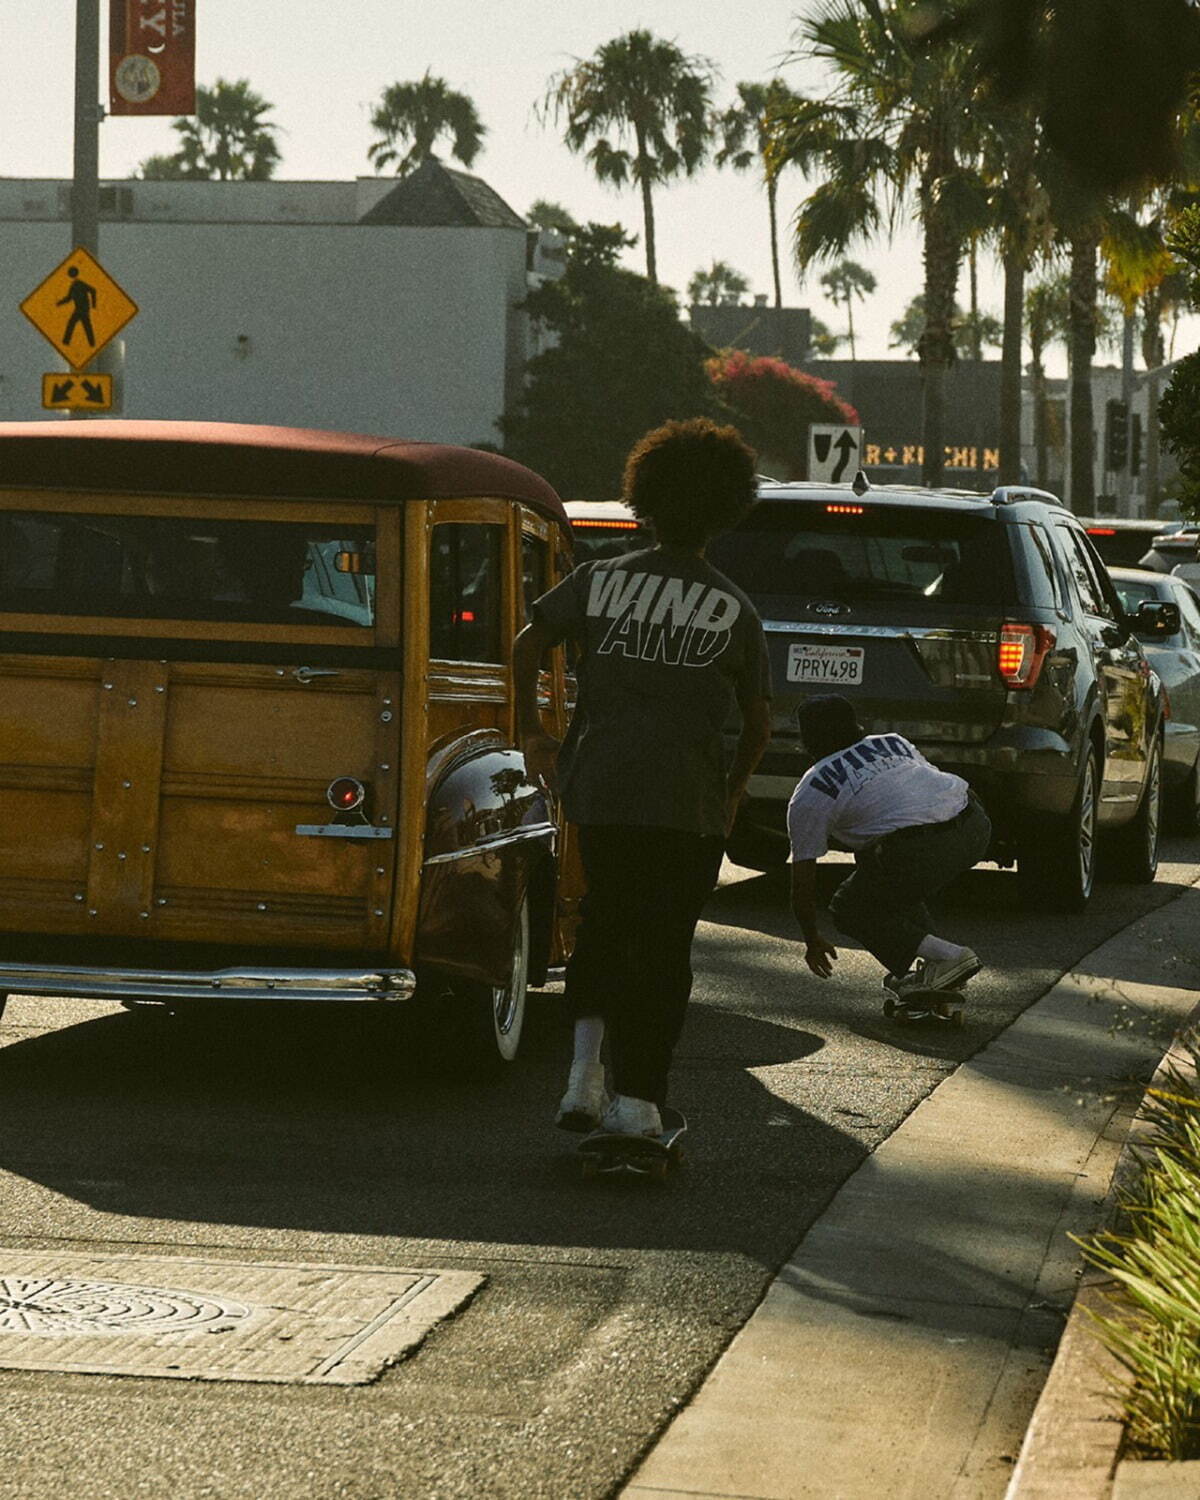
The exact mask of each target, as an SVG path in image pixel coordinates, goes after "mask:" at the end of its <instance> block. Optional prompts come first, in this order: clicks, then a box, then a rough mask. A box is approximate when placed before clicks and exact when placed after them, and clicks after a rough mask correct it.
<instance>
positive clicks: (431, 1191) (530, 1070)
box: [0, 994, 865, 1267]
mask: <svg viewBox="0 0 1200 1500" xmlns="http://www.w3.org/2000/svg"><path fill="white" fill-rule="evenodd" d="M50 1003H52V1002H50ZM22 1006H23V1007H24V1011H23V1014H24V1016H26V1017H28V1016H30V1015H31V1014H32V1015H35V1016H38V1015H40V1014H41V1012H40V1011H39V1010H37V1009H36V1008H35V1007H36V1002H30V1001H16V1002H14V1007H13V1008H14V1010H16V1009H18V1008H20V1007H22ZM557 1007H558V997H557V996H554V995H549V994H547V995H545V996H539V997H535V998H534V1000H533V1002H532V1003H531V1009H532V1012H533V1014H532V1017H531V1019H530V1021H528V1022H527V1028H528V1033H527V1049H526V1050H527V1055H526V1056H524V1057H523V1058H522V1060H521V1061H520V1062H519V1063H518V1064H516V1065H514V1066H511V1067H508V1068H506V1069H503V1070H501V1071H500V1072H499V1073H498V1075H497V1076H496V1077H494V1078H492V1079H490V1080H487V1081H482V1080H479V1079H472V1078H470V1077H465V1076H459V1077H454V1076H449V1077H447V1076H444V1075H443V1076H438V1075H437V1074H436V1073H435V1072H434V1071H433V1070H431V1069H430V1067H429V1066H428V1065H427V1063H426V1062H425V1061H424V1060H423V1057H422V1055H421V1052H420V1050H419V1047H418V1046H417V1045H416V1044H415V1043H414V1041H413V1040H412V1039H408V1038H406V1037H405V1035H404V1032H403V1028H402V1027H400V1026H397V1025H396V1024H395V1022H396V1021H398V1020H399V1019H400V1017H399V1016H398V1015H396V1014H395V1013H393V1014H391V1015H386V1014H382V1013H380V1012H378V1011H375V1012H371V1013H368V1012H366V1011H365V1010H364V1011H354V1012H350V1011H344V1012H341V1013H338V1014H332V1013H330V1012H329V1011H323V1012H320V1013H317V1014H308V1015H299V1016H297V1015H294V1014H293V1015H285V1014H282V1013H273V1014H271V1015H265V1014H263V1013H262V1012H261V1011H260V1012H258V1013H257V1014H251V1015H248V1016H246V1017H244V1018H242V1019H241V1020H240V1021H234V1020H233V1019H228V1020H225V1021H223V1022H220V1023H217V1022H213V1023H205V1022H202V1021H199V1020H194V1021H188V1020H186V1019H182V1018H172V1017H171V1016H169V1015H167V1014H162V1015H160V1014H150V1015H137V1014H121V1013H112V1014H106V1015H104V1016H102V1017H100V1018H98V1019H94V1020H89V1021H85V1022H83V1023H81V1024H76V1025H67V1026H64V1027H62V1028H61V1029H58V1030H55V1031H52V1032H48V1033H46V1034H44V1035H35V1036H32V1037H29V1038H27V1039H15V1040H12V1041H9V1042H8V1045H6V1046H4V1047H3V1048H2V1049H0V1089H2V1090H3V1097H4V1100H5V1111H4V1115H5V1118H4V1122H3V1124H0V1170H3V1171H6V1172H8V1173H12V1174H16V1175H17V1176H19V1177H21V1178H24V1179H27V1180H28V1182H30V1183H33V1184H40V1185H41V1186H42V1187H44V1188H49V1189H52V1190H53V1191H54V1192H55V1193H58V1194H62V1195H64V1196H66V1197H67V1198H69V1199H72V1200H75V1202H77V1203H79V1204H83V1205H87V1206H88V1207H90V1208H92V1209H95V1210H99V1211H101V1212H103V1213H105V1214H115V1215H124V1216H129V1217H131V1218H133V1219H135V1220H154V1221H174V1222H177V1223H179V1224H181V1225H182V1226H183V1230H182V1232H181V1233H180V1239H181V1242H185V1243H186V1242H200V1243H203V1242H209V1243H220V1242H223V1241H228V1242H232V1243H237V1242H239V1240H244V1238H245V1236H244V1235H239V1236H234V1237H232V1238H231V1237H230V1236H228V1235H224V1236H222V1235H221V1234H220V1233H218V1232H214V1230H213V1229H211V1228H209V1227H207V1226H238V1227H239V1228H244V1227H246V1226H254V1227H256V1228H266V1229H275V1230H279V1231H298V1230H299V1231H311V1232H314V1233H320V1234H328V1233H340V1234H360V1235H372V1236H389V1237H398V1238H401V1239H406V1240H414V1239H415V1240H421V1241H425V1240H432V1241H456V1242H459V1243H458V1244H457V1245H456V1247H455V1248H456V1252H457V1253H459V1254H486V1253H487V1251H488V1247H491V1246H496V1245H525V1244H536V1245H555V1244H561V1245H570V1246H585V1247H598V1248H604V1247H616V1246H621V1247H635V1248H643V1249H645V1248H663V1249H668V1248H669V1249H671V1250H679V1249H684V1250H689V1249H691V1250H696V1251H713V1250H720V1251H724V1252H733V1253H738V1254H741V1255H744V1256H746V1257H749V1258H750V1259H751V1260H753V1261H758V1262H761V1263H762V1264H764V1265H768V1266H772V1267H773V1266H775V1265H777V1264H779V1263H780V1262H781V1261H782V1260H783V1258H784V1257H785V1256H786V1254H787V1253H788V1252H789V1251H790V1250H791V1249H792V1247H793V1246H794V1245H795V1243H796V1240H797V1238H798V1235H799V1232H800V1229H801V1228H804V1227H806V1226H807V1223H808V1222H809V1221H811V1218H812V1217H813V1216H814V1215H815V1213H817V1212H819V1211H820V1208H821V1207H823V1205H824V1202H825V1201H826V1200H827V1198H828V1196H829V1195H830V1194H831V1193H832V1192H833V1191H834V1189H835V1187H836V1185H837V1184H838V1183H840V1182H841V1181H842V1180H843V1179H844V1178H845V1176H846V1174H847V1173H848V1172H849V1171H851V1170H852V1169H853V1167H854V1166H855V1165H856V1164H857V1163H858V1161H859V1160H861V1159H862V1156H863V1155H864V1154H865V1152H864V1149H863V1147H862V1145H861V1144H860V1142H858V1141H856V1140H855V1139H853V1138H852V1137H851V1136H849V1135H848V1134H845V1133H843V1132H841V1131H839V1130H836V1129H833V1128H830V1127H829V1126H828V1125H825V1124H823V1123H821V1122H819V1121H817V1120H815V1119H813V1118H812V1117H811V1116H810V1115H808V1114H806V1113H805V1112H803V1111H802V1110H799V1109H795V1108H793V1107H791V1106H790V1105H788V1104H786V1103H784V1102H782V1101H781V1100H780V1099H779V1098H777V1097H776V1096H775V1095H774V1094H773V1093H771V1092H770V1091H769V1090H768V1089H767V1088H766V1087H765V1086H764V1085H763V1084H762V1083H760V1082H759V1081H758V1080H757V1079H756V1078H755V1077H754V1076H753V1074H752V1073H750V1072H747V1071H746V1070H747V1069H748V1068H753V1067H755V1066H758V1065H769V1064H774V1063H787V1062H793V1061H796V1060H797V1059H802V1058H804V1057H806V1056H809V1055H811V1054H812V1053H813V1052H815V1051H816V1050H817V1049H818V1048H820V1047H821V1046H822V1045H823V1043H822V1040H821V1038H820V1037H818V1036H815V1035H814V1034H812V1033H811V1032H807V1031H803V1030H799V1029H795V1028H793V1027H789V1026H781V1025H776V1024H774V1023H771V1022H766V1021H762V1020H756V1019H750V1018H746V1017H744V1016H739V1015H736V1014H732V1013H730V1012H729V1011H727V1010H722V1009H718V1008H715V1007H708V1006H705V1005H702V1004H693V1006H692V1010H691V1013H690V1015H689V1019H688V1025H687V1029H686V1032H685V1037H684V1041H683V1043H682V1044H681V1048H680V1053H679V1058H678V1070H677V1091H676V1099H677V1102H678V1104H679V1106H680V1107H681V1108H682V1109H683V1110H684V1111H685V1113H687V1114H688V1115H689V1117H690V1119H691V1123H692V1127H693V1128H692V1130H691V1132H690V1135H689V1137H688V1142H687V1146H688V1152H687V1157H688V1160H687V1164H686V1166H685V1168H684V1171H683V1172H682V1173H680V1174H679V1175H678V1176H677V1177H676V1178H674V1179H673V1180H672V1181H671V1182H669V1183H668V1184H667V1185H666V1187H665V1188H662V1187H658V1186H656V1185H654V1184H651V1183H644V1182H635V1183H631V1184H625V1183H620V1184H609V1183H600V1184H596V1183H584V1182H582V1181H581V1180H580V1178H579V1174H578V1163H577V1161H576V1159H575V1155H574V1148H575V1146H576V1144H577V1141H578V1137H572V1136H568V1135H565V1134H563V1133H561V1132H559V1131H557V1130H555V1129H554V1127H553V1123H552V1122H553V1118H554V1110H555V1106H556V1104H557V1100H558V1096H559V1094H560V1092H561V1089H562V1085H563V1081H564V1074H565V1068H566V1062H567V1060H568V1057H569V1035H568V1032H567V1029H566V1027H565V1025H564V1024H563V1023H562V1020H561V1018H560V1016H559V1013H558V1008H557ZM47 1014H48V1016H49V1018H51V1019H52V1012H49V1013H47ZM4 1029H5V1030H6V1031H8V1030H9V1028H8V1027H7V1026H5V1028H4ZM18 1038H19V1033H18ZM826 1184H827V1187H826ZM614 1189H615V1190H614ZM11 1196H12V1195H11V1194H10V1201H11ZM801 1199H803V1205H804V1207H803V1210H802V1209H801V1202H800V1200H801ZM802 1211H803V1213H804V1221H803V1223H801V1212H802ZM11 1217H12V1215H11V1214H10V1219H11ZM21 1217H22V1218H24V1217H25V1215H24V1214H23V1213H22V1214H21ZM58 1217H59V1215H57V1214H56V1218H58ZM67 1217H68V1218H70V1219H71V1220H72V1222H74V1221H75V1220H79V1219H82V1220H83V1221H85V1222H86V1224H87V1227H86V1230H85V1231H84V1232H86V1233H88V1234H96V1235H100V1236H103V1235H105V1234H108V1235H113V1234H114V1233H115V1234H117V1235H118V1237H128V1236H129V1235H130V1226H129V1224H128V1223H122V1224H120V1225H119V1226H117V1225H113V1224H111V1223H108V1224H105V1223H103V1222H96V1221H94V1220H92V1219H91V1216H90V1215H86V1214H85V1215H82V1216H81V1215H79V1214H78V1213H75V1212H71V1211H68V1213H67ZM201 1226H205V1227H201ZM54 1232H55V1233H63V1232H70V1233H75V1232H78V1231H77V1230H75V1229H71V1230H68V1231H64V1230H63V1229H62V1228H61V1227H57V1226H56V1228H55V1230H54ZM155 1237H156V1238H158V1239H163V1238H165V1239H168V1240H169V1239H171V1238H173V1237H174V1236H173V1234H172V1233H171V1232H170V1231H166V1232H164V1231H163V1230H162V1229H161V1228H156V1230H155ZM259 1240H260V1243H261V1242H262V1241H261V1237H259ZM426 1258H427V1259H428V1258H430V1257H429V1253H428V1252H427V1253H426Z"/></svg>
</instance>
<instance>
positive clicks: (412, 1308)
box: [0, 1248, 483, 1385]
mask: <svg viewBox="0 0 1200 1500" xmlns="http://www.w3.org/2000/svg"><path fill="white" fill-rule="evenodd" d="M482 1282H483V1277H482V1276H477V1275H474V1274H473V1273H470V1272H463V1271H424V1270H422V1271H413V1270H408V1269H397V1268H393V1267H384V1266H320V1265H294V1264H293V1265H289V1264H280V1263H266V1262H257V1261H232V1260H212V1261H202V1260H192V1259H184V1258H182V1257H174V1256H156V1257H152V1256H140V1255H101V1254H75V1253H57V1252H56V1253H46V1252H41V1251H32V1250H22V1251H18V1250H5V1249H3V1248H0V1368H3V1369H10V1370H63V1371H75V1372H79V1373H92V1374H106V1375H155V1376H167V1377H173V1378H176V1379H187V1380H254V1381H275V1382H281V1383H288V1384H291V1383H300V1384H335V1385H356V1384H364V1383H366V1382H368V1381H371V1380H375V1379H377V1378H378V1376H379V1375H380V1374H381V1373H382V1371H383V1370H384V1369H385V1368H386V1367H387V1366H388V1365H390V1364H394V1363H395V1362H396V1361H397V1360H399V1359H403V1358H404V1357H405V1356H406V1355H408V1354H410V1353H411V1352H412V1351H413V1350H414V1349H415V1348H416V1347H417V1346H418V1345H419V1344H420V1343H421V1341H422V1340H423V1339H424V1338H425V1336H426V1335H427V1334H428V1332H429V1330H430V1329H431V1328H432V1327H433V1326H434V1325H435V1324H436V1323H437V1322H439V1321H440V1320H441V1319H442V1318H444V1317H446V1316H448V1315H449V1314H450V1313H452V1312H455V1311H456V1310H457V1309H458V1308H459V1307H461V1306H462V1304H463V1303H464V1302H466V1301H467V1300H468V1298H470V1297H471V1296H472V1294H473V1293H474V1292H475V1291H476V1290H477V1289H478V1288H479V1286H480V1285H482Z"/></svg>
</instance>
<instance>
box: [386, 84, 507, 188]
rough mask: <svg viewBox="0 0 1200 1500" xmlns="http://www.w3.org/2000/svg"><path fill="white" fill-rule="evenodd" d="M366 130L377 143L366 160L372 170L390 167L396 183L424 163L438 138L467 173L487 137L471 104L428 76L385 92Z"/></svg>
mask: <svg viewBox="0 0 1200 1500" xmlns="http://www.w3.org/2000/svg"><path fill="white" fill-rule="evenodd" d="M371 129H372V130H376V131H378V132H379V139H378V140H377V141H372V143H371V144H370V146H368V147H367V156H368V158H369V160H370V161H371V162H372V164H373V165H374V166H376V167H389V166H391V165H392V164H393V163H394V164H395V167H396V176H397V177H407V176H408V174H409V173H410V172H412V171H415V169H416V168H417V167H419V166H420V165H421V164H422V163H423V162H426V161H428V160H429V158H430V157H431V156H433V155H434V147H435V146H436V145H437V144H438V141H439V140H440V139H441V137H442V136H449V138H450V153H451V155H452V156H453V157H454V159H455V160H456V161H460V162H462V164H463V166H464V167H469V166H470V165H471V164H472V162H473V161H474V160H475V158H476V157H477V156H478V155H479V152H480V149H481V147H482V145H483V138H484V136H485V135H486V134H487V126H486V125H484V124H483V123H482V121H481V120H480V118H479V112H478V110H477V109H476V108H475V104H474V102H473V101H472V100H471V99H470V98H469V97H468V96H467V95H466V94H460V93H459V92H458V91H457V90H456V89H452V88H451V87H450V85H449V84H448V83H447V82H446V80H445V79H444V78H435V77H433V76H432V75H431V74H430V73H429V71H428V70H426V72H425V75H424V77H422V78H418V79H415V80H413V81H411V82H408V83H393V84H390V85H389V86H388V87H387V88H386V89H384V91H383V94H382V95H381V96H380V100H379V103H378V104H377V105H376V106H375V108H374V109H373V110H372V112H371Z"/></svg>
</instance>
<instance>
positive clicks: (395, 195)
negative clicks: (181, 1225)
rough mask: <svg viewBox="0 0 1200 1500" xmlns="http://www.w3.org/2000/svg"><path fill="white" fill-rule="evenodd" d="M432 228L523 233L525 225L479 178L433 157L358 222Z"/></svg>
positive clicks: (518, 215)
mask: <svg viewBox="0 0 1200 1500" xmlns="http://www.w3.org/2000/svg"><path fill="white" fill-rule="evenodd" d="M358 222H359V223H360V224H406V225H410V226H413V225H417V226H422V227H425V228H432V227H435V226H440V225H447V224H451V225H465V226H468V227H471V228H477V229H522V230H523V229H526V228H528V225H527V224H526V223H525V220H524V219H523V218H522V217H521V216H520V214H518V213H515V212H514V211H513V210H512V209H511V208H509V206H508V204H507V203H505V201H504V199H503V198H501V196H500V194H499V193H497V192H496V191H495V189H494V188H490V187H489V186H488V185H487V183H486V182H484V180H483V178H482V177H472V176H471V175H470V173H469V172H456V171H454V170H452V169H451V168H450V167H444V166H443V165H442V163H441V162H440V161H438V159H437V157H436V156H431V157H429V158H428V160H426V161H424V162H422V163H421V165H420V166H419V167H417V169H416V170H415V171H413V172H410V173H409V174H408V176H407V177H402V178H401V179H400V181H399V182H398V183H397V184H396V186H395V187H394V188H393V189H392V190H391V192H390V193H385V194H384V196H383V197H382V198H381V199H380V200H379V202H378V203H376V204H375V206H374V207H373V208H370V209H368V210H367V212H366V213H365V214H363V216H362V218H361V219H359V221H358Z"/></svg>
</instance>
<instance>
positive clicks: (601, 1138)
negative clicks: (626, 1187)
mask: <svg viewBox="0 0 1200 1500" xmlns="http://www.w3.org/2000/svg"><path fill="white" fill-rule="evenodd" d="M662 1124H663V1129H662V1134H661V1135H611V1134H609V1133H608V1132H607V1131H604V1130H593V1131H592V1133H591V1135H586V1136H584V1138H583V1140H581V1141H580V1143H579V1147H578V1151H579V1166H580V1170H581V1172H582V1174H583V1177H584V1180H585V1181H588V1180H590V1179H591V1178H593V1177H651V1178H653V1179H654V1181H655V1182H665V1181H666V1180H667V1174H668V1173H669V1172H670V1171H671V1169H672V1168H673V1167H676V1166H678V1165H679V1160H680V1158H681V1156H682V1155H683V1151H682V1146H681V1142H682V1140H683V1137H684V1136H685V1135H686V1134H687V1128H688V1127H687V1121H686V1120H685V1119H684V1117H683V1116H682V1115H681V1114H680V1113H679V1111H678V1110H677V1109H671V1108H670V1107H669V1106H665V1107H664V1108H663V1110H662Z"/></svg>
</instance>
